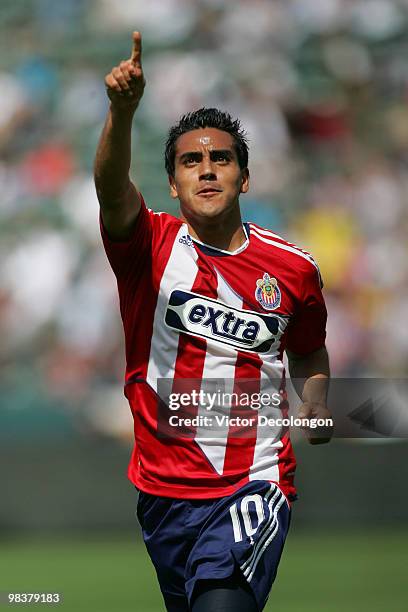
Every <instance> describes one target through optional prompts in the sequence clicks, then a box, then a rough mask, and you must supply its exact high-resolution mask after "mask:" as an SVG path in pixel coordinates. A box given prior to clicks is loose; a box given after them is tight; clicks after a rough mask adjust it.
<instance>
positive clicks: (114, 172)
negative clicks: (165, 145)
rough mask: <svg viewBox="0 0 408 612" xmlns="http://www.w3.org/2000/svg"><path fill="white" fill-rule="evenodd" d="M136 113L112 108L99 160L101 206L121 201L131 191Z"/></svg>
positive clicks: (100, 147) (100, 145) (97, 178)
mask: <svg viewBox="0 0 408 612" xmlns="http://www.w3.org/2000/svg"><path fill="white" fill-rule="evenodd" d="M134 112H135V111H134V110H133V109H126V110H124V109H118V110H115V108H114V106H113V105H111V107H110V109H109V112H108V115H107V117H106V121H105V125H104V128H103V130H102V134H101V137H100V140H99V144H98V148H97V152H96V157H95V167H94V174H95V185H96V191H97V194H98V198H99V201H100V203H101V205H103V204H104V205H108V204H114V203H115V202H116V201H118V200H121V199H122V198H123V196H124V194H126V192H127V191H128V190H129V188H130V179H129V170H130V163H131V142H132V139H131V133H132V121H133V115H134Z"/></svg>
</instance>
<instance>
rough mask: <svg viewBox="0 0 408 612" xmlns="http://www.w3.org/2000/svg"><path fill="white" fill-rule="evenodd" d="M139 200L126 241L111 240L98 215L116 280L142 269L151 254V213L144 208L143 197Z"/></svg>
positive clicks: (106, 250) (104, 243)
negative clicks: (139, 203) (130, 232)
mask: <svg viewBox="0 0 408 612" xmlns="http://www.w3.org/2000/svg"><path fill="white" fill-rule="evenodd" d="M141 200H142V206H141V209H140V212H139V215H138V217H137V220H136V225H135V227H134V229H133V232H132V235H131V236H130V238H129V239H128V240H126V241H118V240H112V239H111V238H110V237H109V236H108V233H107V230H106V228H105V226H104V224H103V219H102V215H101V214H100V215H99V223H100V229H101V236H102V241H103V246H104V248H105V252H106V255H107V258H108V260H109V263H110V265H111V267H112V270H113V271H114V273H115V276H116V277H117V279H118V280H119V279H121V278H125V277H126V276H127V275H128V274H129V273H135V272H137V271H138V269H139V270H140V269H142V268H143V266H144V265H145V264H146V261H147V259H148V258H149V257H150V254H151V242H152V234H153V230H152V216H153V213H152V212H151V211H149V210H148V209H147V208H146V204H145V202H144V200H143V198H141Z"/></svg>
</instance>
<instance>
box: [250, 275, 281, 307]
mask: <svg viewBox="0 0 408 612" xmlns="http://www.w3.org/2000/svg"><path fill="white" fill-rule="evenodd" d="M255 297H256V299H257V300H258V302H259V303H260V304H261V306H263V307H264V308H265V309H266V310H275V308H279V306H280V303H281V292H280V289H279V287H278V281H277V280H276V278H274V277H273V276H272V277H270V276H269V274H268V273H267V272H265V274H264V275H263V277H262V278H258V280H257V281H256V290H255Z"/></svg>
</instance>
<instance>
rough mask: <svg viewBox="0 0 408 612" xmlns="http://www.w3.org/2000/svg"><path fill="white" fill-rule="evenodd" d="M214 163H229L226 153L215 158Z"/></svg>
mask: <svg viewBox="0 0 408 612" xmlns="http://www.w3.org/2000/svg"><path fill="white" fill-rule="evenodd" d="M215 161H217V162H227V161H229V156H228V155H227V154H226V153H219V154H218V155H216V156H215Z"/></svg>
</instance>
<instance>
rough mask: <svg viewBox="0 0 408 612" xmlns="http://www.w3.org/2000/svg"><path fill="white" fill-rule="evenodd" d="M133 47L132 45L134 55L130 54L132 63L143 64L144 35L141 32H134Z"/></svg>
mask: <svg viewBox="0 0 408 612" xmlns="http://www.w3.org/2000/svg"><path fill="white" fill-rule="evenodd" d="M132 38H133V47H132V55H131V56H130V60H131V62H132V64H134V65H135V66H136V65H139V66H140V65H141V63H142V35H141V34H140V32H133V34H132Z"/></svg>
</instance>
